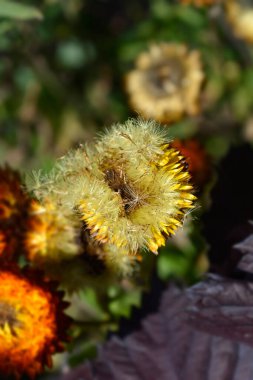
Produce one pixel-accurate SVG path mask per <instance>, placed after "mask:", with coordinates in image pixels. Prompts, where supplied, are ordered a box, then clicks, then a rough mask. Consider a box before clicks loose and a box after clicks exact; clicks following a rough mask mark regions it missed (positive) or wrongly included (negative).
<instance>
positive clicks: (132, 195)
mask: <svg viewBox="0 0 253 380" xmlns="http://www.w3.org/2000/svg"><path fill="white" fill-rule="evenodd" d="M105 180H106V182H107V183H108V185H109V187H110V188H111V189H112V190H113V191H115V192H116V193H118V194H119V195H120V197H121V199H122V204H123V208H124V211H125V213H126V214H130V212H132V211H133V210H135V209H136V208H137V207H139V206H140V205H142V204H143V201H144V200H143V197H141V196H140V195H139V194H138V192H137V191H136V189H135V188H134V187H133V186H132V185H131V184H130V183H129V181H127V179H126V176H125V174H124V172H123V171H122V170H121V169H107V170H106V171H105Z"/></svg>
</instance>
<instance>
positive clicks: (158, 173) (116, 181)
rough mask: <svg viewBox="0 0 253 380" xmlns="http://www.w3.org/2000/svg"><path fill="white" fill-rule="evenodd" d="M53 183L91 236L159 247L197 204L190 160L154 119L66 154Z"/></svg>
mask: <svg viewBox="0 0 253 380" xmlns="http://www.w3.org/2000/svg"><path fill="white" fill-rule="evenodd" d="M53 175H54V178H55V180H53V179H52V178H51V179H50V181H48V182H49V183H50V184H52V183H53V188H52V189H51V192H53V191H55V192H56V193H57V197H58V198H59V193H60V189H61V195H60V199H61V203H62V204H67V205H68V206H69V207H71V208H72V209H73V210H74V209H76V210H77V212H78V213H79V217H80V219H81V220H82V221H83V222H84V224H85V227H86V228H87V229H88V230H89V233H90V236H91V238H92V239H94V240H96V241H98V242H99V243H101V244H105V243H108V244H112V245H115V246H116V247H118V248H124V249H125V250H126V251H128V252H129V253H130V254H132V253H136V252H137V251H138V250H139V249H141V248H147V249H149V250H151V251H152V252H155V253H156V252H157V249H158V247H159V246H161V245H164V244H165V241H166V237H167V236H168V235H171V234H173V233H174V232H175V230H176V229H177V228H178V227H179V226H181V225H182V221H183V219H184V216H185V214H186V212H187V211H189V210H191V209H192V208H193V201H194V199H195V196H194V195H193V194H192V185H191V184H190V183H189V180H190V175H189V173H188V172H187V170H186V167H185V161H184V159H183V157H182V156H181V155H180V154H179V152H178V151H177V150H175V149H174V148H172V147H171V144H170V143H169V142H168V139H167V138H166V136H165V132H163V131H161V130H160V129H159V128H158V126H157V125H156V123H155V122H151V121H143V120H141V119H138V120H128V121H127V122H126V123H125V124H123V125H120V124H119V125H115V126H114V127H113V128H112V129H111V130H110V131H109V132H108V133H106V134H105V135H104V136H103V137H101V138H100V139H99V140H98V141H97V144H96V146H95V147H94V148H93V149H92V150H89V149H84V148H80V149H78V150H77V151H74V152H71V153H70V154H69V155H67V157H65V158H62V159H61V161H60V163H59V167H58V170H56V172H55V173H54V174H53Z"/></svg>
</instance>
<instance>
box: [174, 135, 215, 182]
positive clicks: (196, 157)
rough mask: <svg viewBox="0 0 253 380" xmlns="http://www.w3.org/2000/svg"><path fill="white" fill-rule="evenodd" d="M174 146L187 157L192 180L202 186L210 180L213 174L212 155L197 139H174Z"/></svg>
mask: <svg viewBox="0 0 253 380" xmlns="http://www.w3.org/2000/svg"><path fill="white" fill-rule="evenodd" d="M172 146H173V147H174V148H175V149H177V150H179V152H180V153H181V154H182V155H183V156H184V157H185V158H186V162H187V164H188V165H189V173H190V174H191V176H192V180H193V182H194V183H195V184H196V185H197V186H198V187H199V188H201V187H202V186H203V185H204V184H205V183H206V182H207V181H208V179H209V178H210V174H211V163H210V157H209V156H208V154H207V153H206V152H205V150H204V148H203V147H202V146H201V144H200V143H199V142H198V141H197V140H195V139H191V140H185V141H180V140H174V141H173V142H172Z"/></svg>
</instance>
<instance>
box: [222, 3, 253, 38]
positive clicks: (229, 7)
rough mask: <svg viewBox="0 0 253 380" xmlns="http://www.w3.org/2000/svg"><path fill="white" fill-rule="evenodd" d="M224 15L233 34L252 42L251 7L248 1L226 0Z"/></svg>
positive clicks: (252, 21) (252, 10) (252, 13)
mask: <svg viewBox="0 0 253 380" xmlns="http://www.w3.org/2000/svg"><path fill="white" fill-rule="evenodd" d="M225 9H226V15H227V18H228V21H229V23H230V24H231V26H232V28H233V31H234V33H235V35H236V36H237V37H239V38H242V39H243V40H245V41H247V42H249V43H253V7H252V3H251V2H250V1H238V0H226V1H225Z"/></svg>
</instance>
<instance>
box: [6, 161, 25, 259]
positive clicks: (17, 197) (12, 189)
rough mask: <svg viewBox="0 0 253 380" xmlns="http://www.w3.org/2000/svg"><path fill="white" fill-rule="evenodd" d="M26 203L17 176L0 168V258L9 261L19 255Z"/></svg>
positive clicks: (9, 170) (8, 169)
mask: <svg viewBox="0 0 253 380" xmlns="http://www.w3.org/2000/svg"><path fill="white" fill-rule="evenodd" d="M28 203H29V198H28V196H27V195H26V193H25V192H24V191H23V189H22V186H21V181H20V177H19V174H18V173H17V172H16V171H13V170H11V169H10V168H8V167H6V168H4V169H3V168H0V258H5V259H7V260H9V259H11V258H12V257H13V255H14V254H16V253H17V252H19V253H20V251H21V250H20V243H21V241H22V234H23V231H24V229H25V226H26V219H27V209H28Z"/></svg>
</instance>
